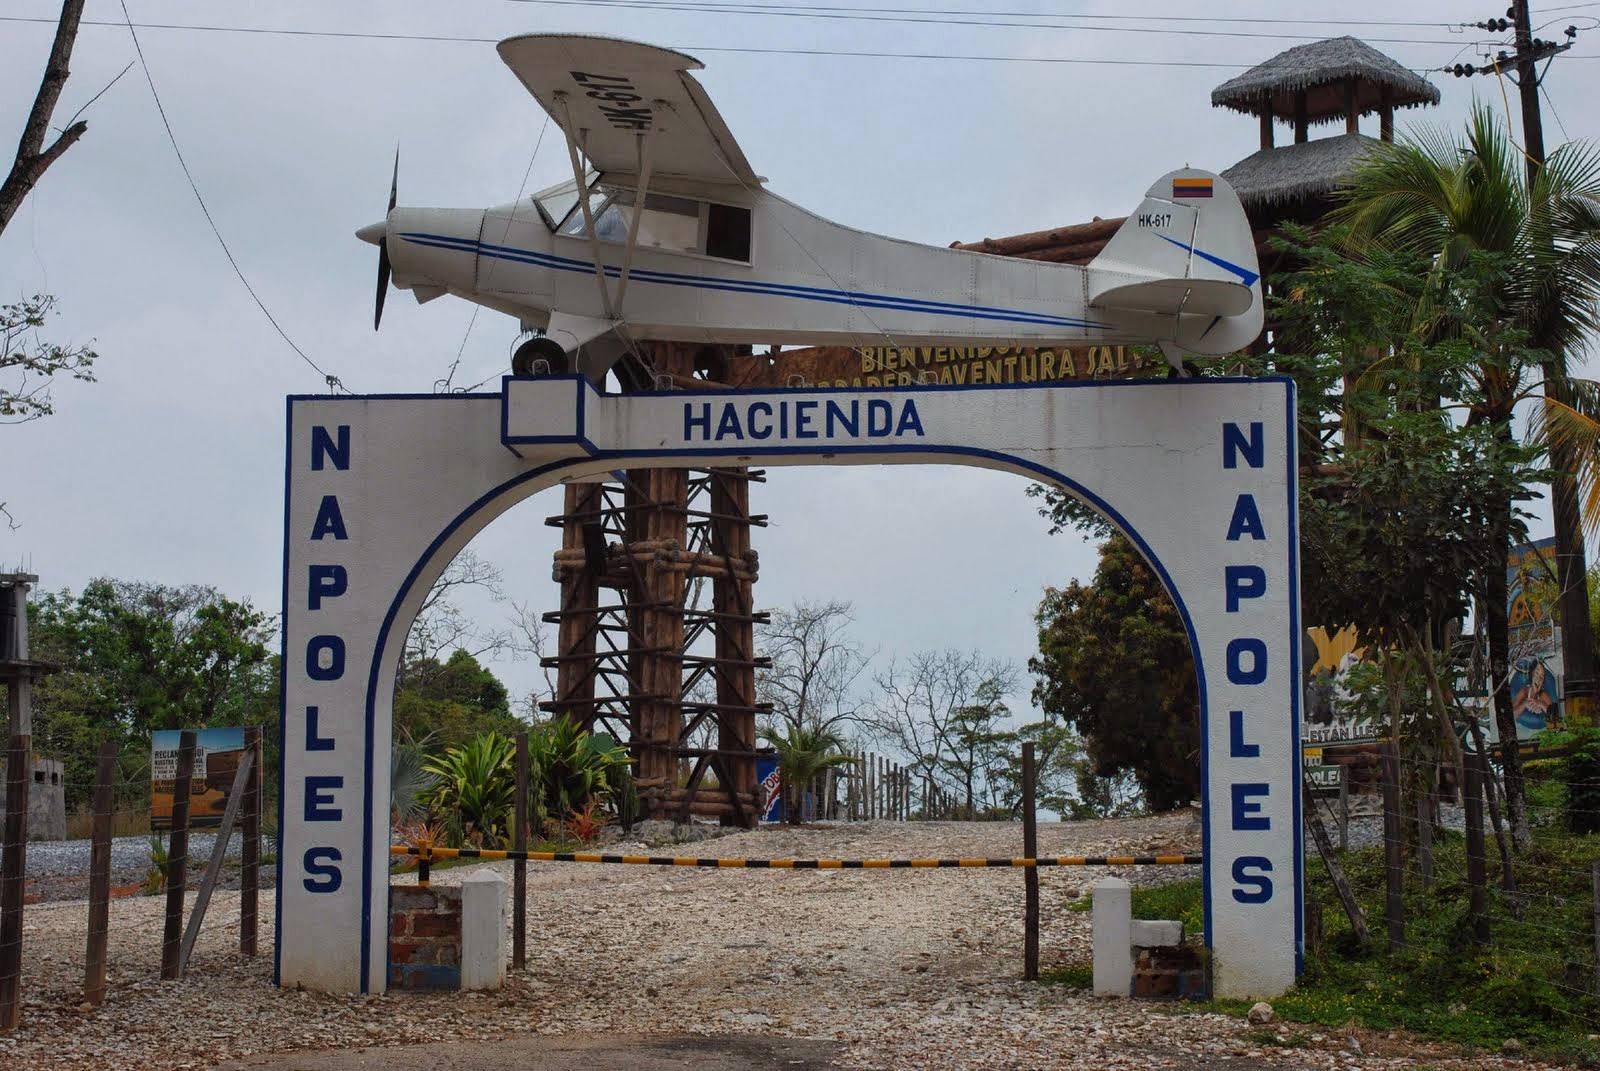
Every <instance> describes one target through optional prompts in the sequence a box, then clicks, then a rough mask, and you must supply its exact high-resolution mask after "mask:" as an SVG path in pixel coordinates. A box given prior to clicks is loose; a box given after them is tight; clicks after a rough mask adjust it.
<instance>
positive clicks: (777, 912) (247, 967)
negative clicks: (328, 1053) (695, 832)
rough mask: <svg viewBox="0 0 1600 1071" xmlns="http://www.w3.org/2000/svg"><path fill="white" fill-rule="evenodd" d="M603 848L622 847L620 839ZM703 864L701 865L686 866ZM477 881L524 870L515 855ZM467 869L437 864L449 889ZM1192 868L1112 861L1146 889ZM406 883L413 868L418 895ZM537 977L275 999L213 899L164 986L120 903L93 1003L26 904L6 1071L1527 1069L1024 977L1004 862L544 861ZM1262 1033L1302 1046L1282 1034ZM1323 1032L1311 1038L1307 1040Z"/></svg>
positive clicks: (903, 835) (986, 827)
mask: <svg viewBox="0 0 1600 1071" xmlns="http://www.w3.org/2000/svg"><path fill="white" fill-rule="evenodd" d="M1199 841H1200V833H1199V827H1198V823H1197V821H1196V820H1195V818H1194V816H1193V815H1192V814H1189V813H1178V814H1172V815H1164V816H1158V817H1154V818H1139V819H1123V820H1117V821H1103V822H1082V823H1071V824H1057V823H1045V824H1041V826H1040V827H1039V842H1040V846H1039V850H1040V853H1041V854H1042V855H1096V854H1115V853H1134V852H1137V853H1144V852H1178V851H1197V850H1199ZM1020 843H1021V833H1020V826H1016V825H1007V824H993V823H954V822H918V823H894V822H866V823H853V824H848V825H832V826H828V827H825V828H803V829H791V828H775V829H763V830H759V831H754V832H748V833H736V834H733V835H730V836H726V837H722V838H720V839H717V840H716V841H714V842H712V843H710V844H707V845H706V846H705V847H704V848H702V849H701V850H700V854H714V855H717V856H723V857H745V858H761V857H766V858H817V857H823V858H881V857H889V856H892V857H901V858H904V857H933V856H937V857H949V856H1008V855H1016V854H1020V847H1019V846H1020ZM608 850H613V851H617V850H622V851H626V850H628V849H627V848H626V846H624V845H617V846H616V847H615V848H610V849H608ZM685 854H687V853H685ZM481 865H482V866H489V867H495V868H497V869H500V870H503V871H507V872H509V870H510V869H511V864H509V863H486V864H481ZM472 869H474V868H472V867H468V866H461V867H452V868H448V869H444V870H439V871H436V872H435V876H434V880H435V882H436V883H438V884H455V883H458V882H459V881H460V880H461V879H462V878H463V877H464V876H465V875H466V874H467V873H470V872H471V870H472ZM1195 869H1196V868H1193V867H1161V868H1153V867H1151V868H1112V871H1113V872H1116V873H1118V874H1120V875H1121V876H1123V877H1126V878H1128V879H1129V880H1130V881H1133V882H1136V883H1149V882H1155V881H1164V880H1172V879H1173V878H1176V877H1178V876H1181V875H1187V874H1193V873H1194V871H1195ZM1105 873H1106V870H1105V868H1081V869H1079V868H1062V869H1059V870H1057V869H1049V870H1044V871H1041V881H1040V887H1041V901H1042V908H1043V910H1042V926H1041V935H1040V947H1041V952H1042V967H1043V970H1044V971H1045V972H1049V971H1051V970H1053V969H1055V968H1058V967H1061V966H1064V965H1069V964H1071V965H1082V964H1085V963H1087V962H1088V956H1089V949H1090V933H1089V915H1088V913H1086V912H1075V911H1068V910H1066V909H1065V908H1066V905H1067V904H1068V903H1069V902H1070V901H1072V900H1073V899H1075V898H1077V897H1078V896H1079V895H1080V893H1081V892H1083V891H1087V888H1088V887H1089V886H1090V885H1091V884H1092V883H1093V882H1094V881H1095V880H1096V879H1097V878H1099V877H1101V876H1103V875H1104V874H1105ZM414 880H415V876H414V872H412V873H410V874H406V875H402V876H400V877H397V878H396V881H398V882H412V881H414ZM528 890H529V892H528V934H529V936H528V967H527V969H526V970H525V971H520V972H517V971H513V972H511V974H510V975H509V980H508V983H507V986H506V988H505V989H504V990H502V991H500V992H498V993H470V994H460V993H449V994H398V993H397V994H387V995H383V996H370V997H359V996H327V995H323V994H316V993H310V992H304V991H297V990H294V989H278V988H275V987H274V986H273V985H272V955H271V920H272V918H273V894H272V893H271V892H266V891H264V892H263V893H262V894H261V917H262V952H263V954H262V955H261V956H259V957H257V958H255V959H247V958H245V957H242V956H240V955H238V953H237V951H236V948H237V925H238V903H239V900H238V894H237V893H236V892H219V893H218V894H217V895H216V896H215V897H214V899H213V901H212V905H211V911H210V914H209V916H208V918H207V920H206V924H205V929H204V931H203V933H202V935H201V939H200V942H199V945H198V946H197V948H196V950H195V953H194V957H193V960H192V961H191V964H190V971H189V974H188V976H187V977H186V978H185V979H184V980H183V981H181V982H173V983H163V982H159V981H157V980H156V976H157V973H158V967H159V964H160V954H161V930H162V911H163V904H164V898H161V897H132V898H129V899H125V900H117V901H114V902H113V903H112V905H111V941H110V963H111V971H110V994H109V997H108V999H107V1002H106V1003H105V1005H103V1006H102V1007H100V1008H99V1009H96V1010H85V1009H84V1007H83V1006H82V999H83V998H82V993H81V987H82V981H83V975H82V971H83V955H84V947H83V946H84V927H85V919H86V915H87V906H86V904H85V903H84V902H82V901H62V902H55V903H46V904H39V905H34V906H30V907H29V908H28V910H27V914H26V924H25V933H24V958H25V963H26V965H25V967H24V975H23V987H24V993H25V996H26V1007H25V1009H24V1023H23V1026H22V1027H21V1028H20V1029H19V1030H17V1031H16V1032H15V1033H13V1034H10V1035H3V1034H0V1067H3V1068H5V1069H6V1071H32V1069H40V1071H43V1069H46V1068H49V1069H57V1068H73V1067H78V1068H96V1069H101V1068H104V1069H108V1071H120V1069H127V1071H163V1069H180V1068H208V1067H212V1066H213V1065H215V1064H217V1063H219V1062H222V1061H227V1060H239V1059H245V1058H248V1057H251V1056H254V1055H261V1054H266V1053H274V1052H288V1051H294V1050H307V1049H327V1048H335V1047H370V1046H384V1045H407V1044H414V1043H422V1042H431V1041H448V1040H456V1039H478V1040H493V1039H497V1038H505V1037H509V1036H525V1035H528V1034H535V1035H537V1034H545V1035H556V1034H638V1035H663V1034H700V1035H714V1034H758V1035H767V1036H787V1037H801V1038H824V1039H835V1040H838V1041H840V1042H842V1043H843V1044H844V1046H845V1048H844V1049H843V1051H842V1054H841V1056H840V1058H839V1061H838V1064H837V1066H839V1067H841V1068H847V1069H855V1071H875V1069H890V1068H929V1069H934V1071H939V1069H955V1068H983V1069H1013V1068H1014V1069H1018V1071H1021V1069H1034V1068H1039V1069H1090V1068H1094V1069H1101V1068H1106V1069H1119V1068H1139V1069H1141V1071H1147V1069H1151V1068H1190V1067H1205V1066H1216V1067H1219V1068H1221V1067H1228V1068H1232V1069H1235V1071H1240V1069H1243V1068H1246V1067H1248V1068H1257V1067H1261V1068H1265V1067H1292V1068H1307V1069H1318V1071H1331V1069H1348V1068H1361V1069H1390V1068H1394V1069H1399V1068H1411V1067H1415V1066H1417V1065H1418V1064H1419V1063H1420V1064H1426V1065H1428V1066H1430V1067H1433V1068H1438V1069H1447V1068H1448V1069H1466V1068H1500V1067H1510V1066H1517V1067H1528V1066H1530V1065H1529V1064H1528V1063H1526V1062H1524V1061H1522V1060H1516V1061H1511V1060H1507V1059H1506V1058H1505V1057H1503V1056H1502V1055H1500V1054H1498V1053H1497V1054H1465V1053H1463V1052H1462V1051H1461V1050H1460V1048H1459V1047H1458V1046H1447V1045H1436V1044H1430V1043H1426V1042H1421V1041H1418V1040H1416V1039H1410V1038H1406V1037H1404V1036H1398V1037H1397V1036H1392V1035H1391V1036H1388V1037H1386V1036H1385V1035H1383V1034H1380V1033H1366V1032H1363V1033H1362V1034H1361V1037H1360V1039H1359V1040H1358V1041H1357V1042H1356V1044H1355V1045H1352V1044H1351V1041H1350V1039H1351V1038H1354V1037H1355V1035H1354V1034H1349V1033H1337V1034H1335V1033H1330V1034H1327V1035H1323V1034H1312V1033H1311V1031H1310V1028H1301V1029H1298V1030H1297V1029H1296V1027H1295V1024H1278V1025H1276V1026H1273V1027H1259V1026H1251V1025H1249V1024H1248V1023H1247V1022H1245V1021H1244V1020H1242V1019H1237V1018H1231V1017H1227V1016H1221V1015H1212V1014H1195V1013H1192V1012H1190V1011H1188V1010H1187V1008H1186V1007H1185V1006H1184V1005H1182V1004H1178V1003H1161V1002H1144V1001H1140V1002H1134V1001H1128V1000H1106V999H1096V998H1093V997H1091V996H1089V995H1087V994H1086V993H1085V992H1083V991H1080V990H1071V989H1067V988H1064V987H1060V986H1054V985H1034V984H1025V983H1023V982H1022V981H1021V980H1020V975H1021V966H1022V902H1023V881H1022V875H1021V874H1020V873H1019V872H1017V871H1010V870H895V871H825V872H817V871H782V870H709V869H708V870H691V869H665V868H658V867H643V866H605V865H593V864H560V863H556V864H537V863H533V864H529V867H528ZM1264 1030H1267V1031H1277V1032H1278V1033H1277V1034H1276V1037H1278V1038H1281V1039H1290V1037H1291V1033H1292V1034H1293V1039H1294V1040H1295V1041H1296V1043H1297V1044H1298V1043H1301V1042H1305V1044H1306V1047H1288V1046H1279V1045H1274V1044H1270V1043H1265V1042H1264V1039H1263V1038H1262V1033H1263V1031H1264ZM1307 1036H1309V1037H1310V1038H1311V1040H1310V1041H1309V1042H1306V1041H1305V1039H1306V1037H1307Z"/></svg>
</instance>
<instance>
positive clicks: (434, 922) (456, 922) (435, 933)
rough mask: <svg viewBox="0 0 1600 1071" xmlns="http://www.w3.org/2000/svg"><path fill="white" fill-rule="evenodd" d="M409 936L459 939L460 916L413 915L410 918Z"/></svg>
mask: <svg viewBox="0 0 1600 1071" xmlns="http://www.w3.org/2000/svg"><path fill="white" fill-rule="evenodd" d="M411 936H413V937H454V938H455V939H456V940H458V941H459V940H460V939H461V916H460V915H413V916H412V917H411Z"/></svg>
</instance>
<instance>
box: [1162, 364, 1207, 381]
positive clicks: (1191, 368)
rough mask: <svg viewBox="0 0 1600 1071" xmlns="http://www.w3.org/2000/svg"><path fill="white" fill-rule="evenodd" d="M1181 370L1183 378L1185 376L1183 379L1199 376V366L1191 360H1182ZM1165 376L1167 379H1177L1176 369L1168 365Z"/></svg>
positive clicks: (1197, 377)
mask: <svg viewBox="0 0 1600 1071" xmlns="http://www.w3.org/2000/svg"><path fill="white" fill-rule="evenodd" d="M1183 371H1184V372H1185V375H1184V376H1183V378H1185V379H1199V378H1200V366H1199V365H1197V364H1195V363H1194V362H1193V361H1184V362H1183ZM1167 378H1168V379H1178V378H1179V376H1178V370H1177V369H1176V368H1172V367H1170V366H1169V367H1168V368H1167Z"/></svg>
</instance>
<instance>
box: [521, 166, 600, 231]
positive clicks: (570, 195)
mask: <svg viewBox="0 0 1600 1071" xmlns="http://www.w3.org/2000/svg"><path fill="white" fill-rule="evenodd" d="M594 179H595V174H594V172H592V171H591V172H589V173H588V174H587V175H585V176H584V182H583V184H584V186H586V187H587V186H590V185H593V183H594ZM533 203H534V204H535V205H537V206H538V208H539V214H540V215H542V216H544V222H545V225H546V226H548V227H549V228H550V229H551V230H555V229H556V228H557V227H559V226H561V223H562V221H563V220H565V219H566V218H567V213H568V212H571V211H572V210H573V209H574V208H576V207H578V184H577V183H576V182H573V181H571V180H570V179H569V180H568V181H566V182H562V183H558V184H557V185H554V186H551V187H550V188H549V189H547V190H540V191H539V192H538V193H536V194H534V195H533Z"/></svg>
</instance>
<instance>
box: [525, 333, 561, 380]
mask: <svg viewBox="0 0 1600 1071" xmlns="http://www.w3.org/2000/svg"><path fill="white" fill-rule="evenodd" d="M535 361H544V362H545V363H546V364H547V365H548V366H549V372H548V373H545V371H544V369H540V370H539V372H538V373H535V371H534V362H535ZM566 371H567V351H566V350H564V349H562V348H561V346H560V344H559V343H557V342H556V341H554V340H553V339H548V338H530V339H529V340H528V341H526V342H524V343H523V344H522V345H520V346H518V347H517V351H516V352H515V353H513V354H512V355H511V374H512V375H514V376H531V375H536V374H548V375H561V374H563V373H565V372H566Z"/></svg>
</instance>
